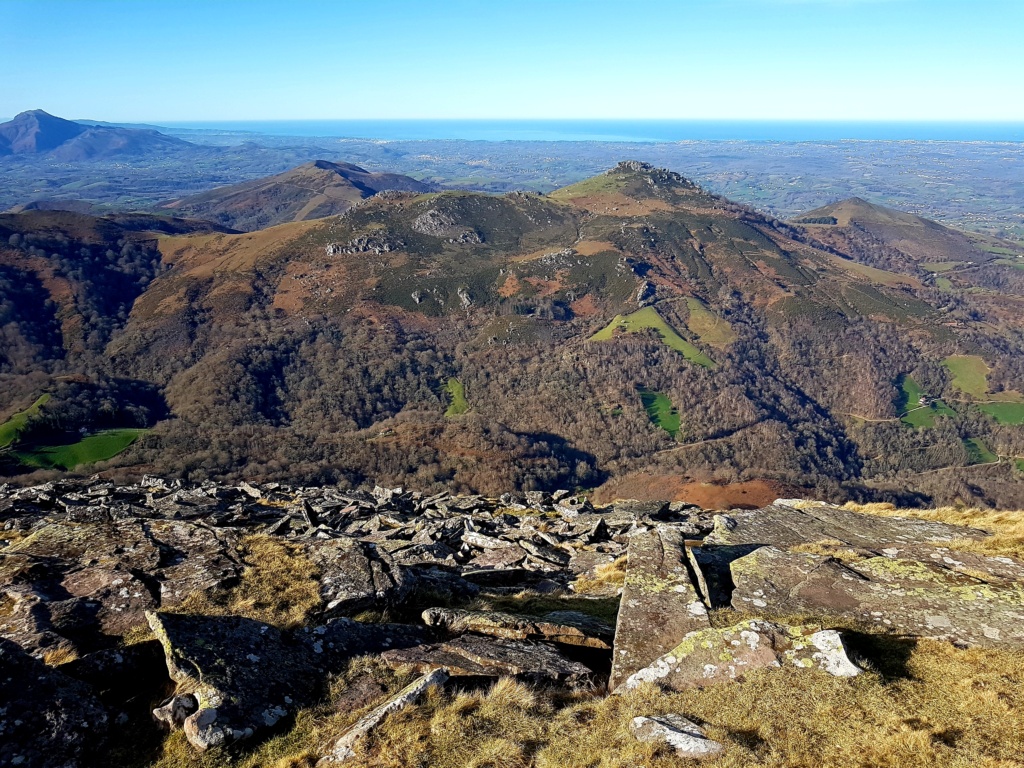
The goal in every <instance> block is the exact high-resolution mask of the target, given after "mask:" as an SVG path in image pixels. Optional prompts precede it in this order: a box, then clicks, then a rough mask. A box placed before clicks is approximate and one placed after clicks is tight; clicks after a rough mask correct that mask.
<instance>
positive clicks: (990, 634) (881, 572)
mask: <svg viewBox="0 0 1024 768" xmlns="http://www.w3.org/2000/svg"><path fill="white" fill-rule="evenodd" d="M916 554H917V555H918V556H922V553H921V551H920V550H918V551H917V552H916ZM931 554H934V555H936V556H937V557H935V558H933V557H931V556H930V555H931ZM946 558H948V559H949V560H950V561H951V562H946V561H945V560H946ZM959 558H962V559H959ZM1006 560H1009V558H986V557H984V556H981V555H969V553H956V552H953V551H950V550H942V551H932V552H931V553H930V554H928V555H925V556H922V559H921V560H917V559H906V558H901V557H898V556H893V557H889V556H885V555H883V556H879V557H868V558H865V559H862V560H856V561H853V562H848V563H840V562H839V561H837V560H835V559H833V558H830V557H826V556H823V555H816V554H807V553H800V552H787V551H784V550H781V549H778V548H777V547H761V548H760V549H757V550H755V551H754V552H752V553H750V554H749V555H747V556H745V557H742V558H740V559H738V560H736V561H734V562H733V563H732V577H733V582H734V583H735V585H736V588H735V590H734V591H733V596H732V605H733V607H734V608H736V609H737V610H744V611H750V610H755V611H757V610H769V611H776V612H782V613H784V612H793V611H808V612H818V613H828V614H835V615H842V616H848V617H851V618H856V619H860V620H863V621H865V622H868V623H871V624H875V625H878V626H881V627H885V628H888V629H892V630H896V631H899V632H902V633H905V634H908V635H912V636H914V637H926V638H933V639H937V640H949V641H951V642H953V643H956V644H957V645H961V646H983V647H990V648H1006V647H1016V648H1020V647H1024V582H1022V581H1010V580H1007V578H1005V577H1006V576H1007V575H1008V574H1009V573H1012V572H1013V569H1014V568H1015V565H1014V563H1015V561H1012V560H1010V561H1009V563H1007V562H1004V561H1006ZM989 561H993V562H989ZM1004 568H1006V569H1009V571H1004V570H1003V569H1004ZM988 573H992V574H998V575H988Z"/></svg>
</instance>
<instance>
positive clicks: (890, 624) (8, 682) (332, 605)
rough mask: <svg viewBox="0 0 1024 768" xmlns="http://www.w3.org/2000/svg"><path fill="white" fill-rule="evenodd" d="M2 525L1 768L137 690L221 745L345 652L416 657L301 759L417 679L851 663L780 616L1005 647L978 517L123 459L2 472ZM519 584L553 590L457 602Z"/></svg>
mask: <svg viewBox="0 0 1024 768" xmlns="http://www.w3.org/2000/svg"><path fill="white" fill-rule="evenodd" d="M0 523H2V527H3V532H2V534H0V545H2V546H3V548H2V549H0V766H15V765H21V766H68V767H69V768H70V767H71V766H86V765H92V764H95V763H96V761H97V760H98V759H100V756H102V755H104V754H105V751H106V750H109V749H110V747H111V745H112V744H117V743H123V742H124V741H125V740H126V739H131V738H134V737H135V736H134V734H135V733H136V731H135V730H133V729H137V728H139V727H140V726H139V725H138V722H137V720H138V718H137V713H138V712H139V711H140V710H141V711H142V712H144V714H145V723H144V726H142V727H147V728H153V729H155V728H164V729H167V730H172V729H183V731H184V734H185V736H186V738H187V739H188V742H189V743H190V744H191V745H192V748H194V749H195V750H207V749H211V748H226V749H228V750H229V751H230V750H231V749H233V748H235V745H238V746H239V747H244V745H246V744H251V743H255V742H257V741H258V740H260V739H262V738H264V737H266V736H267V735H270V734H272V733H274V732H275V731H280V730H281V729H282V728H286V727H288V723H289V722H290V719H291V718H292V717H293V716H294V715H295V713H296V712H297V711H298V710H300V709H302V708H304V707H309V706H311V705H312V704H314V703H315V702H317V701H320V700H321V699H323V697H324V696H325V693H326V691H327V685H328V681H329V680H330V679H332V677H333V676H335V675H338V674H340V673H342V672H343V671H344V670H345V669H346V667H347V665H348V664H350V662H351V660H352V659H354V658H356V657H360V656H365V655H371V656H373V657H374V658H377V659H379V660H381V661H382V662H383V663H384V664H386V665H387V666H388V667H391V668H393V669H395V670H400V671H401V672H402V673H403V674H410V673H412V674H414V675H416V676H417V677H415V679H414V680H413V682H412V683H411V684H410V685H409V686H408V687H406V688H405V689H404V690H402V691H400V692H399V693H398V694H397V695H396V696H389V695H387V694H386V692H385V691H384V690H383V689H381V688H377V689H374V688H373V685H372V683H370V684H369V687H366V686H364V687H363V689H361V691H359V692H358V695H355V696H353V697H351V700H349V701H342V702H338V706H339V707H348V708H350V709H351V710H353V711H357V710H358V711H359V712H360V713H362V714H363V716H362V717H361V719H359V720H358V721H356V722H355V724H354V725H352V727H351V728H349V729H348V730H347V731H346V732H344V733H343V734H341V735H340V736H339V737H338V738H337V739H336V740H335V741H334V742H333V743H332V744H331V746H330V748H328V749H325V750H323V753H322V754H319V755H318V758H319V759H320V762H321V763H322V764H324V765H328V764H342V763H344V762H345V761H346V760H348V759H349V758H351V757H352V756H353V755H355V754H356V753H357V752H358V750H359V749H360V743H361V741H362V740H363V738H364V736H365V735H366V734H368V733H370V732H371V731H372V730H373V729H374V728H375V727H376V726H377V725H378V724H379V723H381V722H382V721H383V720H384V719H385V718H386V717H387V715H388V714H389V713H391V712H394V711H397V710H399V709H401V708H403V707H407V706H409V705H412V704H414V703H415V702H416V700H417V699H418V698H419V697H420V696H422V695H423V694H424V693H425V692H426V691H427V690H428V689H429V688H431V687H435V686H473V685H480V684H482V683H486V682H487V681H488V680H494V679H497V678H502V677H513V678H517V679H520V680H523V681H527V682H530V683H535V684H542V685H548V686H557V687H560V688H564V689H567V690H575V691H586V690H589V691H593V692H595V694H600V693H603V692H605V691H607V692H609V693H611V694H615V693H621V692H623V691H628V690H630V689H632V688H634V687H636V686H639V685H641V684H643V683H653V684H655V685H657V686H660V687H661V688H662V689H664V690H668V691H682V690H686V689H690V688H700V687H706V686H712V685H729V684H732V681H734V680H737V679H742V677H743V675H744V674H745V673H747V672H749V671H751V670H754V669H764V668H778V667H791V668H794V669H799V670H806V673H807V674H811V675H815V674H828V675H833V676H837V677H853V676H856V675H858V674H859V673H860V672H861V669H860V668H859V666H858V663H857V659H856V658H851V656H850V655H848V654H847V650H846V646H845V645H844V635H843V631H841V630H835V629H830V628H829V627H828V626H827V624H823V623H821V622H819V623H816V624H814V625H811V624H806V623H800V622H792V621H787V620H786V618H785V617H786V616H792V615H797V614H799V615H804V616H808V615H811V616H821V617H833V618H834V619H835V623H836V624H837V625H839V626H850V625H851V622H857V623H859V624H861V625H865V626H872V627H874V628H876V630H877V631H885V632H892V633H896V634H899V635H903V636H909V637H917V638H934V639H940V640H946V641H950V642H952V643H954V644H956V645H959V646H981V647H990V648H1022V647H1024V564H1022V563H1020V562H1018V561H1016V560H1014V559H1012V558H1009V557H989V556H985V555H982V554H976V553H973V552H970V551H967V548H965V542H967V543H969V542H971V541H972V540H983V539H984V538H985V537H986V536H987V534H986V533H984V532H982V531H979V530H974V529H970V528H962V527H957V526H952V525H946V524H942V523H935V522H927V521H922V520H917V519H905V518H886V517H874V516H869V515H863V514H859V513H856V512H852V511H848V510H845V509H841V508H838V507H834V506H829V505H824V504H817V503H810V502H795V501H787V500H780V501H778V502H776V503H775V504H773V505H771V506H769V507H766V508H764V509H759V510H752V511H728V512H725V513H720V514H716V513H713V512H708V511H704V510H702V509H699V508H697V507H693V506H691V505H686V504H679V503H674V504H668V503H649V502H618V503H615V504H611V505H609V506H606V507H601V508H594V507H593V506H592V505H591V504H590V503H589V502H588V501H587V500H586V499H585V498H583V497H576V496H574V495H573V494H571V493H569V492H556V493H554V494H550V495H549V494H545V493H526V494H507V495H505V496H502V497H501V498H500V499H487V498H483V497H477V496H458V497H456V496H451V495H449V494H439V495H434V496H425V495H421V494H418V493H413V492H406V491H402V490H401V489H381V488H378V489H375V490H374V491H373V492H372V493H367V492H360V491H343V490H340V489H337V488H290V487H285V486H280V485H275V484H267V485H262V486H253V485H249V484H242V485H241V486H238V487H227V486H222V485H216V484H205V485H202V486H184V485H182V484H180V483H168V482H165V481H163V480H161V479H158V478H152V477H146V478H144V479H143V481H142V482H141V483H139V484H138V485H135V486H115V485H113V484H111V483H103V482H98V481H91V482H63V483H49V484H46V485H43V486H37V487H33V488H26V489H13V488H9V487H6V486H0ZM523 595H534V596H545V597H547V598H550V600H549V602H557V600H558V598H560V597H566V598H568V597H572V598H573V600H571V601H570V600H568V599H566V600H565V601H563V602H565V603H571V607H572V609H571V610H570V609H566V610H555V611H550V610H548V611H545V612H538V611H537V610H532V609H531V610H523V611H521V612H512V611H505V610H483V609H481V608H480V607H479V604H480V602H479V601H480V599H481V597H488V598H491V599H499V598H501V597H502V596H517V597H522V596H523ZM511 602H514V601H511ZM609 602H611V603H612V605H613V610H612V611H611V612H610V613H609V612H607V611H604V610H603V608H604V607H605V606H607V605H608V604H609ZM615 603H617V612H616V611H615V610H614V605H615ZM521 604H522V605H523V606H524V607H528V606H530V605H532V604H531V603H530V602H529V601H522V602H521ZM801 674H803V673H802V672H801ZM633 733H634V735H635V737H636V738H637V739H640V740H652V741H656V742H658V743H660V744H664V745H665V748H666V749H674V750H676V751H677V752H678V753H679V754H681V755H685V756H689V757H694V758H700V757H710V756H714V755H716V754H718V753H719V752H721V751H722V749H723V746H722V745H721V744H718V743H716V742H714V741H711V740H710V739H708V738H706V737H705V735H704V731H703V730H702V729H701V728H700V727H699V726H698V725H696V724H694V723H693V722H690V721H689V720H687V719H686V718H685V717H684V716H683V715H682V714H673V715H658V716H653V715H652V716H651V717H637V718H635V719H634V721H633ZM226 759H227V758H226Z"/></svg>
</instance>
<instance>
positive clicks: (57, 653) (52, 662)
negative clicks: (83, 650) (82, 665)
mask: <svg viewBox="0 0 1024 768" xmlns="http://www.w3.org/2000/svg"><path fill="white" fill-rule="evenodd" d="M78 658H80V657H79V655H78V651H77V650H75V649H74V648H71V647H70V646H67V645H61V646H58V647H56V648H53V649H51V650H49V651H47V652H46V653H44V654H43V662H44V663H46V664H48V665H49V666H51V667H59V666H60V665H61V664H67V663H68V662H71V661H76V660H77V659H78Z"/></svg>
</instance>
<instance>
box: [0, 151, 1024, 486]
mask: <svg viewBox="0 0 1024 768" xmlns="http://www.w3.org/2000/svg"><path fill="white" fill-rule="evenodd" d="M812 214H813V215H812ZM812 214H808V215H807V216H806V217H803V218H802V220H804V221H805V222H806V223H804V224H798V223H785V222H781V221H777V220H773V219H769V218H766V217H764V216H763V215H761V214H759V213H757V212H755V211H753V210H751V209H749V208H746V207H744V206H740V205H737V204H734V203H731V202H730V201H728V200H725V199H724V198H721V197H717V196H715V195H711V194H709V193H707V192H705V191H704V190H702V189H700V188H699V187H697V186H695V185H694V184H692V183H690V182H689V181H687V180H686V179H684V178H682V177H680V176H678V175H677V174H674V173H670V172H667V171H660V170H657V169H655V168H652V167H650V166H646V165H642V164H639V163H624V164H621V165H619V166H618V167H617V168H615V169H613V170H612V171H609V172H608V173H606V174H602V175H600V176H597V177H595V178H593V179H589V180H587V181H584V182H581V183H579V184H576V185H573V186H571V187H567V188H565V189H561V190H558V191H556V192H555V193H553V194H551V195H550V196H541V195H536V194H524V193H512V194H508V195H503V196H489V195H482V194H473V193H465V192H445V193H430V194H418V193H413V192H405V193H403V192H385V193H381V194H378V195H376V196H373V197H371V198H369V199H367V200H365V201H363V202H361V203H359V204H358V205H356V206H355V207H354V208H352V209H351V210H349V211H348V212H346V213H345V214H343V215H340V216H334V217H329V218H325V219H320V220H316V221H298V222H294V223H287V224H282V225H280V226H276V227H271V228H269V229H263V230H258V231H255V232H250V233H244V234H233V233H228V232H217V231H214V230H213V229H212V228H210V227H206V228H205V229H203V228H202V227H200V226H199V225H197V224H194V223H191V224H190V223H187V222H181V221H180V220H169V219H159V218H157V217H148V219H147V221H146V222H145V223H144V224H140V223H136V225H135V229H134V230H131V229H130V227H129V225H128V223H126V222H125V221H117V220H112V219H93V218H91V217H87V216H81V215H74V214H60V215H59V217H60V220H57V218H56V217H57V215H56V214H54V213H47V212H38V211H37V212H26V213H23V214H17V215H12V216H7V217H3V220H2V221H0V227H4V228H6V229H3V230H2V232H0V234H3V240H2V241H0V242H3V243H5V244H7V245H6V246H5V247H4V248H3V251H2V253H3V255H2V259H0V268H2V269H7V270H16V271H17V275H24V276H27V277H25V278H24V279H22V278H21V277H19V278H18V280H20V281H21V282H20V283H19V282H17V281H14V280H13V278H11V277H10V276H8V277H7V280H8V282H7V283H5V285H7V286H8V287H7V289H6V290H5V294H4V298H3V303H2V304H0V312H2V313H3V314H2V321H0V326H2V328H3V332H4V334H5V338H10V339H11V340H12V343H10V344H7V345H5V347H4V352H3V354H4V355H5V356H4V357H3V358H0V366H2V373H3V378H2V380H0V383H2V390H0V392H2V398H0V407H2V408H3V411H2V412H0V422H2V420H3V419H5V418H8V417H10V416H13V415H14V414H16V413H25V412H26V410H27V409H29V408H30V407H31V406H33V404H34V403H36V402H37V401H38V399H39V398H40V397H41V396H43V395H46V394H52V395H53V396H52V397H51V399H50V400H49V401H48V402H46V403H44V404H42V405H40V406H39V407H38V408H37V410H36V412H34V413H32V414H30V415H28V416H25V417H24V418H23V419H22V420H23V421H25V422H26V424H27V425H29V426H30V425H32V424H34V423H36V422H39V421H41V420H43V419H46V418H49V419H50V420H51V421H52V420H53V416H52V413H53V412H55V409H56V408H58V406H59V404H60V403H61V402H67V400H68V399H69V397H71V396H70V395H68V394H67V393H65V392H64V391H63V390H61V389H60V387H58V386H57V384H58V382H63V381H64V380H65V378H66V377H67V376H69V375H74V376H76V377H77V378H76V379H75V380H76V381H80V382H81V383H80V385H79V386H80V387H82V388H88V387H93V390H90V391H96V389H95V388H97V387H98V388H99V391H102V392H103V393H105V394H104V397H103V398H99V400H102V401H103V402H106V403H108V404H109V405H108V406H106V407H107V409H108V410H109V409H110V408H115V409H117V408H122V409H124V410H126V413H130V414H132V416H131V418H129V417H128V416H125V419H124V420H123V422H119V423H118V426H121V425H122V424H123V425H124V426H126V427H127V426H129V424H128V422H129V421H131V426H132V427H135V428H140V429H141V428H149V429H148V431H144V432H141V433H140V435H139V436H138V439H136V440H135V441H134V442H133V443H132V444H131V447H129V448H128V449H127V450H126V451H124V452H123V453H121V454H120V455H119V456H117V458H115V459H113V461H112V462H110V463H107V464H99V465H92V466H88V467H86V466H83V467H82V468H81V471H93V470H94V469H96V468H97V467H98V468H100V469H105V471H111V472H114V473H115V474H119V475H123V474H127V473H131V472H144V471H149V472H159V473H165V474H169V475H178V476H183V477H187V478H190V479H193V480H196V479H203V478H222V479H237V478H242V477H250V478H257V479H264V480H272V479H288V480H292V481H300V482H314V481H317V482H333V481H337V482H344V483H371V484H372V483H375V482H379V483H381V484H390V485H396V484H403V483H406V484H410V485H414V486H416V487H417V488H429V487H431V486H441V485H444V486H446V487H450V488H454V489H457V490H466V491H479V492H489V493H500V492H504V491H507V490H509V489H510V488H522V489H530V488H540V489H552V488H556V487H583V488H598V487H600V486H602V485H606V487H607V488H609V489H612V488H614V487H616V484H617V483H618V484H622V483H628V484H629V487H630V488H631V489H636V488H637V487H643V486H645V485H646V486H649V487H650V488H651V489H652V493H655V495H656V490H657V489H658V488H661V487H663V484H664V482H665V481H666V479H668V478H673V479H675V480H680V479H682V480H685V481H687V482H695V483H714V484H718V485H722V486H727V485H729V484H733V483H740V482H744V481H753V480H759V481H770V482H771V483H773V484H774V485H773V486H772V487H773V488H776V489H792V490H793V491H794V492H796V491H797V490H799V489H801V488H806V489H813V492H814V493H815V494H817V495H819V496H824V497H830V498H840V497H852V498H857V499H870V498H895V499H898V500H900V501H902V502H905V503H909V504H913V503H918V502H925V501H936V502H950V501H954V500H956V499H960V498H963V499H967V498H969V499H972V500H974V501H976V502H977V501H981V502H985V501H988V502H992V503H998V504H1000V505H1003V506H1012V505H1017V504H1020V503H1022V502H1024V494H1021V492H1020V490H1019V488H1020V486H1021V483H1020V482H1019V480H1020V468H1019V467H1018V461H1019V459H1018V457H1024V427H1022V426H1021V424H1022V423H1024V395H1021V394H1020V390H1021V388H1022V387H1024V384H1022V383H1021V382H1022V381H1024V363H1022V362H1021V360H1022V357H1021V354H1020V353H1021V351H1022V346H1024V345H1022V339H1021V324H1022V322H1024V320H1022V318H1024V313H1022V312H1021V311H1020V310H1021V309H1022V308H1024V307H1022V305H1024V292H1022V290H1021V276H1022V274H1024V273H1022V272H1021V270H1020V269H1019V267H1018V262H1017V259H1018V255H1017V253H1018V251H1017V249H1016V247H1015V246H1011V245H1010V244H1006V243H1003V242H1002V241H997V240H994V239H985V240H984V241H983V242H982V241H980V240H974V241H968V240H967V236H966V235H962V234H961V233H957V232H955V231H953V230H948V229H945V228H938V229H934V230H933V229H932V228H926V227H924V226H921V227H919V228H920V229H921V230H922V231H925V232H926V234H927V238H926V242H925V244H924V246H922V248H924V247H926V248H927V249H928V253H925V254H924V255H922V250H921V248H918V249H917V250H915V248H914V247H912V245H908V239H909V240H912V239H913V237H912V236H913V233H914V230H913V228H912V227H909V226H908V227H904V229H902V230H900V232H899V234H900V238H898V239H897V238H896V237H895V236H894V235H893V230H887V231H885V232H879V231H878V230H877V229H876V230H874V231H872V230H871V228H870V227H868V226H866V225H861V226H859V227H853V226H851V225H850V223H849V222H848V221H843V222H840V221H839V216H836V215H835V214H834V213H829V212H827V211H826V212H823V213H822V212H812ZM45 216H49V217H51V219H48V220H47V221H51V220H52V223H48V224H47V225H46V226H45V227H43V226H41V225H38V224H33V226H32V227H31V228H30V227H27V225H19V224H18V222H25V221H36V222H38V221H42V220H43V219H40V218H39V217H45ZM24 217H36V218H35V219H27V218H24ZM833 218H834V219H835V223H832V221H831V219H833ZM812 220H816V221H812ZM922 221H923V220H922ZM86 222H91V223H89V224H86ZM897 223H899V222H897ZM902 223H903V224H906V222H902ZM19 226H20V229H19ZM936 227H937V225H936ZM143 230H144V231H143ZM944 233H948V235H945V234H944ZM61 237H63V238H64V240H63V241H61V240H60V238H61ZM943 237H946V238H947V239H945V240H942V238H943ZM47 238H48V239H47ZM30 240H31V242H30ZM44 240H45V243H44ZM940 240H941V243H940V242H939V241H940ZM94 241H95V243H94ZM61 242H63V243H64V244H63V245H59V246H55V245H54V243H58V244H59V243H61ZM963 242H972V243H973V245H971V246H970V247H971V248H972V249H976V250H977V253H981V254H985V253H987V254H989V256H991V258H987V257H986V258H984V259H982V258H980V257H978V255H977V253H974V251H973V250H972V254H971V255H970V256H969V257H968V258H964V259H962V260H961V261H957V262H956V263H953V264H952V265H951V266H948V267H946V265H947V264H948V263H950V262H953V258H952V257H949V256H948V253H949V252H950V250H953V251H956V249H957V248H961V247H962V243H963ZM118 243H120V244H118ZM33 249H34V250H33ZM943 249H945V250H943ZM931 253H944V254H946V256H944V257H943V258H944V259H945V260H944V261H939V260H937V257H934V258H933V257H930V256H929V255H928V254H931ZM969 262H970V263H969ZM76 270H77V271H76ZM5 274H6V273H5ZM10 274H11V275H13V274H14V272H11V273H10ZM16 286H27V287H16ZM119 387H120V389H119ZM84 391H85V389H83V392H84ZM122 391H123V392H124V394H120V393H121V392H122ZM73 399H76V400H77V399H81V401H82V402H85V399H86V398H85V395H84V394H82V393H81V392H78V393H76V394H74V396H73ZM99 400H98V401H97V402H99ZM61 407H65V408H66V410H67V407H66V406H61ZM103 407H104V406H100V405H97V406H96V409H97V410H96V412H90V413H86V412H85V411H83V410H82V409H77V410H76V409H70V410H67V413H72V412H73V413H74V414H75V415H74V416H73V417H72V416H67V417H62V418H64V420H65V422H67V423H65V424H64V428H66V429H86V430H87V431H88V430H95V429H98V428H99V426H100V421H99V417H98V414H99V412H100V411H101V410H102V408H103ZM162 409H166V412H163V411H162ZM86 410H88V409H86ZM47 414H51V415H49V416H48V415H47ZM70 421H74V424H71V423H70ZM110 424H111V422H110V421H109V420H108V421H107V422H103V425H104V427H107V426H109V425H110ZM8 431H9V432H10V431H11V429H10V428H8ZM18 434H19V435H21V436H20V437H17V439H15V440H12V441H11V442H10V445H9V446H8V453H7V459H6V472H7V473H8V474H11V475H18V476H19V477H22V478H24V477H26V475H25V474H24V473H25V472H26V471H27V470H28V469H30V468H31V467H28V466H26V465H25V463H24V461H23V460H18V461H16V460H15V458H14V457H13V453H12V450H14V449H17V448H18V445H19V441H21V443H23V444H27V445H28V446H29V447H31V440H28V441H27V442H26V440H27V438H26V437H25V435H28V436H31V431H30V430H29V429H28V427H26V429H25V430H24V431H19V432H18ZM0 444H2V441H0ZM22 453H23V454H24V450H22ZM19 473H20V474H19ZM609 492H610V491H609ZM631 495H636V494H635V491H634V493H633V494H631Z"/></svg>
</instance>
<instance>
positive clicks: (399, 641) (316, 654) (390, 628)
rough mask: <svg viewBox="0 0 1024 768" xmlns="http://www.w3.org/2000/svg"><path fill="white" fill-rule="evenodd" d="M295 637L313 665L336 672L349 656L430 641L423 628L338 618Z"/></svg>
mask: <svg viewBox="0 0 1024 768" xmlns="http://www.w3.org/2000/svg"><path fill="white" fill-rule="evenodd" d="M295 637H296V638H297V639H298V640H299V641H300V642H301V643H302V645H303V646H305V648H306V649H308V651H309V652H311V654H312V658H313V659H314V661H315V663H316V664H317V666H319V667H320V668H322V669H324V670H325V671H327V672H337V671H338V670H340V669H341V668H342V666H343V665H344V664H345V662H346V661H348V660H349V659H351V658H352V657H353V656H362V655H364V654H368V653H382V652H384V651H389V650H393V649H396V648H411V647H415V646H418V645H423V644H424V643H429V642H432V641H433V640H434V635H433V633H432V632H431V631H430V630H428V629H426V628H425V627H421V626H415V625H411V624H370V623H363V622H359V621H353V620H352V619H348V618H338V619H332V620H331V621H328V622H327V623H326V624H321V625H319V626H316V627H305V628H303V629H301V630H299V631H298V632H296V634H295Z"/></svg>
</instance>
